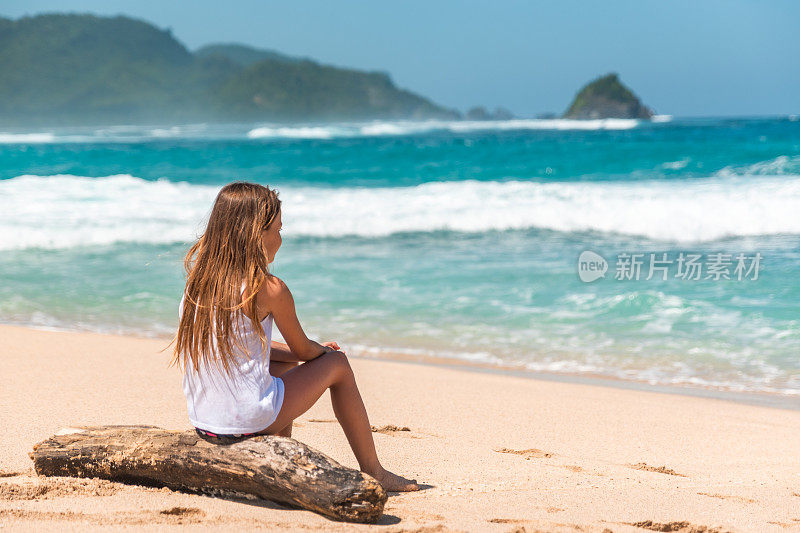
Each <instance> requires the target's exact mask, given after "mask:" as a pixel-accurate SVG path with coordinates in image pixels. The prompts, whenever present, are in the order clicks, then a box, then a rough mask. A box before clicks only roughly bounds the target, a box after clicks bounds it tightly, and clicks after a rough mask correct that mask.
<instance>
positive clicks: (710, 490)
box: [0, 326, 800, 532]
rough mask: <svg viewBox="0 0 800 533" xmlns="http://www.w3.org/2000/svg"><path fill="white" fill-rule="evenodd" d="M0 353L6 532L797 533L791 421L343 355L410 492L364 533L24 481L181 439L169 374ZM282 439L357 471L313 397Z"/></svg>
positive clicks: (150, 496) (57, 347) (797, 423)
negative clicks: (39, 456) (97, 428)
mask: <svg viewBox="0 0 800 533" xmlns="http://www.w3.org/2000/svg"><path fill="white" fill-rule="evenodd" d="M0 336H1V337H2V339H3V351H2V357H0V375H2V378H3V386H2V387H0V427H2V428H3V430H4V432H5V435H4V438H3V439H2V442H1V443H0V471H2V472H1V473H0V476H2V477H0V527H2V528H3V529H4V530H34V529H35V530H37V531H45V530H53V531H55V530H58V531H63V530H86V529H103V530H113V529H117V528H119V529H122V528H126V527H127V528H129V527H131V526H133V527H134V528H135V529H137V530H138V529H152V530H168V529H173V528H187V529H197V530H206V529H217V530H229V529H231V528H234V527H235V528H237V529H246V530H249V529H270V530H272V529H287V530H303V529H314V530H318V529H319V530H325V531H328V530H330V531H345V530H347V531H351V530H368V529H369V530H377V531H387V532H388V531H392V532H394V531H503V532H510V531H527V532H530V531H598V532H601V531H614V532H618V531H648V530H654V531H686V532H688V531H800V462H798V461H799V459H798V458H800V438H798V436H800V411H797V410H790V409H777V408H767V407H757V406H751V405H744V404H740V403H733V402H728V401H722V400H717V399H706V398H697V397H690V396H682V395H675V394H663V393H658V392H649V391H638V390H626V389H621V388H614V387H603V386H595V385H586V384H578V383H562V382H554V381H548V380H539V379H530V378H525V377H515V376H507V375H499V374H492V373H486V372H479V371H473V370H469V369H466V368H455V367H454V368H444V367H439V366H431V365H424V364H415V363H408V362H399V361H379V360H374V359H367V358H359V357H356V356H353V357H352V358H351V361H352V365H353V368H354V370H355V372H356V376H357V380H358V383H359V386H360V388H361V391H362V395H363V397H364V401H365V403H366V405H367V409H368V412H369V414H370V421H371V423H372V424H373V425H374V426H375V427H376V428H384V429H383V431H379V432H376V433H374V436H375V440H376V445H377V448H378V453H379V456H380V457H381V459H382V461H383V463H384V465H385V466H386V467H387V468H389V469H392V470H394V471H396V472H398V473H400V474H403V475H407V476H410V477H415V478H417V479H418V481H419V482H420V483H421V484H422V490H420V491H419V492H417V493H406V494H396V493H392V494H391V495H390V497H389V501H388V503H387V505H386V508H385V514H384V516H383V518H382V519H381V521H380V523H379V524H378V525H373V526H367V525H353V524H343V523H337V522H333V521H330V520H328V519H325V518H323V517H321V516H318V515H316V514H314V513H312V512H308V511H301V510H293V509H287V508H284V507H282V506H280V505H278V504H274V503H271V502H254V501H246V500H235V499H230V500H226V499H219V498H212V497H206V496H199V495H192V494H184V493H180V492H174V491H171V490H168V489H155V488H143V487H136V486H127V485H122V484H118V483H112V482H107V481H100V480H82V479H73V478H48V479H44V478H38V477H37V476H36V475H35V473H34V472H33V470H32V462H31V460H30V458H29V457H28V453H29V452H30V451H31V449H32V447H33V445H34V444H35V443H36V442H39V441H41V440H43V439H45V438H47V437H49V436H50V435H52V434H53V433H55V432H56V431H58V430H59V429H60V428H62V427H65V426H74V425H100V424H148V425H156V426H160V427H163V428H169V429H188V428H189V424H188V420H187V418H186V411H185V402H184V398H183V395H182V392H181V389H180V375H179V373H178V370H176V369H174V368H168V367H167V364H166V363H167V361H168V358H169V353H170V352H169V350H167V351H164V352H159V350H161V349H162V348H164V346H165V345H166V344H167V342H168V341H164V340H160V339H142V338H133V337H119V336H111V335H100V334H91V333H72V332H52V331H39V330H33V329H27V328H21V327H14V326H2V327H0ZM387 426H389V427H388V428H387ZM392 426H395V427H394V428H392ZM403 428H408V430H402V429H403ZM293 436H294V438H296V439H298V440H300V441H302V442H305V443H307V444H308V445H310V446H312V447H314V448H317V449H319V450H321V451H323V452H324V453H326V454H328V455H330V456H331V457H333V458H334V459H336V460H337V461H339V462H341V463H342V464H344V465H347V466H351V467H356V466H357V465H356V463H355V459H354V457H353V456H352V453H351V452H350V449H349V447H348V445H347V442H346V440H345V437H344V435H343V434H342V431H341V429H340V427H339V425H338V424H337V423H336V421H335V419H334V415H333V412H332V409H331V406H330V401H329V398H328V394H327V393H326V395H325V396H323V398H322V399H321V400H320V402H318V404H317V405H316V406H315V407H314V408H313V409H312V410H311V411H310V412H308V413H307V414H306V415H304V416H302V417H301V418H300V419H299V420H298V421H297V424H296V427H295V430H294V435H293ZM703 528H707V529H703Z"/></svg>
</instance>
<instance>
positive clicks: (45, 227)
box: [0, 116, 800, 397]
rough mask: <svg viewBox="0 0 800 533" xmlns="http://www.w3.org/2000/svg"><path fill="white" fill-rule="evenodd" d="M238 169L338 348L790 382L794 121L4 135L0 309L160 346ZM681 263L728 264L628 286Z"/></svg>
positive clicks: (793, 363)
mask: <svg viewBox="0 0 800 533" xmlns="http://www.w3.org/2000/svg"><path fill="white" fill-rule="evenodd" d="M237 179H243V180H251V181H257V182H259V183H263V184H269V185H271V186H273V187H276V188H277V189H278V190H279V191H280V197H281V199H282V200H283V217H284V232H283V235H284V244H283V248H282V249H281V251H280V253H279V254H278V257H277V260H276V262H275V263H274V272H275V273H276V274H277V275H278V276H280V277H282V278H283V279H284V280H285V281H286V282H287V284H288V285H289V287H290V288H291V289H292V291H293V293H294V295H295V300H296V302H297V307H298V313H299V315H300V318H301V321H302V323H303V324H304V325H305V327H306V330H307V332H308V333H309V334H310V335H312V336H314V337H316V338H318V339H321V340H336V341H338V342H339V343H341V344H342V345H344V346H345V347H347V348H348V351H349V352H350V353H356V354H357V353H361V354H368V355H372V356H378V357H379V356H381V354H389V353H402V354H407V355H409V356H412V357H419V358H424V357H426V356H431V355H438V356H444V357H452V358H458V359H462V360H465V361H472V362H480V363H487V364H490V365H494V364H497V365H505V366H510V367H514V368H519V369H521V370H533V371H541V372H555V373H564V374H572V375H599V376H609V377H615V378H622V379H627V380H633V381H640V382H645V383H651V384H660V385H680V386H684V387H705V388H714V389H724V390H732V391H761V392H772V393H776V394H780V395H786V396H795V397H796V396H797V395H800V281H799V280H800V120H798V118H797V117H795V116H788V117H772V118H724V119H711V118H706V119H681V118H674V119H672V118H670V117H656V120H655V121H653V122H649V121H648V122H640V121H635V120H597V121H568V120H511V121H503V122H464V121H461V122H370V123H343V124H307V125H279V124H229V125H210V124H209V125H206V124H195V125H182V126H160V127H155V126H153V127H142V126H118V127H102V128H101V127H96V128H66V129H59V128H56V129H46V130H36V131H6V132H4V133H0V322H2V323H6V324H20V325H29V326H34V327H41V328H55V329H69V330H89V331H101V332H111V333H124V334H136V335H145V336H156V337H165V338H169V337H171V335H172V334H173V332H174V328H175V326H176V324H177V306H178V301H179V300H180V296H181V292H182V290H183V279H184V272H183V265H182V260H183V256H184V254H185V252H186V250H187V248H188V245H189V244H190V243H191V242H192V240H193V239H195V238H196V237H197V236H198V235H199V234H200V232H202V229H203V226H204V221H205V218H206V217H207V215H208V212H209V210H210V207H211V204H212V201H213V199H214V197H215V195H216V193H217V191H218V190H219V188H220V187H221V186H222V185H223V184H225V183H227V182H229V181H233V180H237ZM587 250H588V251H592V252H594V253H595V254H597V255H598V256H600V257H602V258H604V259H605V260H607V263H608V271H607V272H606V274H605V276H604V277H601V278H599V279H597V280H595V281H592V282H585V281H582V279H581V278H580V277H579V275H578V257H579V256H580V254H581V253H582V252H584V251H587ZM681 253H683V254H687V255H688V254H696V255H697V256H698V257H700V258H701V260H702V261H704V262H706V263H705V265H703V266H705V267H708V266H709V265H708V263H709V262H711V260H712V258H713V257H715V255H716V257H717V258H718V259H719V258H727V257H730V258H734V259H733V263H734V264H733V265H732V266H731V268H730V275H729V276H727V277H729V279H726V276H725V275H722V276H720V275H715V276H711V275H709V276H708V277H707V276H706V272H710V270H705V271H702V274H703V275H702V277H700V278H699V279H691V278H688V279H687V278H685V277H680V276H679V275H678V273H679V271H678V266H677V261H676V262H675V263H674V264H671V266H670V267H669V270H668V271H667V272H666V273H665V275H666V277H667V279H663V277H662V276H661V275H660V274H659V275H656V276H652V277H651V278H650V279H646V278H647V277H648V276H647V274H648V272H647V265H648V261H647V260H648V259H652V256H650V254H656V255H657V256H658V257H659V258H666V259H667V260H676V259H677V258H678V257H679V256H680V254H681ZM626 254H627V255H636V254H641V256H639V257H642V258H644V259H645V263H644V267H643V269H642V274H641V277H640V278H639V279H636V278H634V277H625V276H621V277H618V276H617V275H616V273H617V268H618V265H619V264H620V263H619V260H620V258H622V257H625V256H626ZM663 254H666V255H663ZM740 254H742V255H744V256H745V257H746V258H754V257H756V254H758V257H759V258H760V262H759V263H758V265H757V267H758V268H757V269H756V270H755V271H753V270H752V268H751V271H750V273H749V276H745V277H744V279H737V277H736V275H735V270H734V268H733V267H734V266H735V264H736V261H735V258H736V257H737V256H739V255H740ZM749 265H750V266H751V267H752V266H753V263H752V262H751V263H749ZM756 274H757V276H756ZM620 278H621V279H620ZM165 345H166V341H165ZM109 349H113V348H112V347H109ZM166 358H167V355H166V352H165V359H166Z"/></svg>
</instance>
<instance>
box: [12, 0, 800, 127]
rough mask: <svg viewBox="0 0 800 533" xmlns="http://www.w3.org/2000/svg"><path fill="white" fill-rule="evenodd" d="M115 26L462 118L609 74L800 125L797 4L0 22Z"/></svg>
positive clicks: (255, 10) (212, 11) (696, 103)
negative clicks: (306, 61) (378, 91)
mask: <svg viewBox="0 0 800 533" xmlns="http://www.w3.org/2000/svg"><path fill="white" fill-rule="evenodd" d="M55 11H60V12H63V11H71V12H92V13H96V14H107V15H113V14H120V13H121V14H126V15H129V16H134V17H138V18H142V19H145V20H148V21H150V22H152V23H154V24H155V25H157V26H159V27H162V28H167V27H168V28H171V29H172V32H173V34H174V35H175V36H176V37H177V38H178V39H180V40H181V41H182V42H183V43H184V44H186V45H187V46H188V47H189V48H190V49H195V48H197V47H199V46H201V45H203V44H207V43H212V42H240V43H244V44H249V45H253V46H257V47H263V48H270V49H274V50H278V51H281V52H284V53H288V54H292V55H300V56H308V57H311V58H314V59H317V60H319V61H321V62H324V63H329V64H335V65H342V66H349V67H356V68H362V69H368V70H383V71H387V72H389V73H390V74H391V75H392V77H393V79H394V80H395V82H396V83H397V84H398V85H399V86H401V87H404V88H407V89H410V90H412V91H415V92H418V93H421V94H423V95H425V96H427V97H429V98H431V99H433V100H434V101H436V102H437V103H439V104H442V105H445V106H448V107H455V108H458V109H461V110H465V109H466V108H468V107H471V106H473V105H485V106H487V107H494V106H504V107H507V108H509V109H510V110H512V111H513V112H514V113H516V114H518V115H520V116H533V115H535V114H537V113H542V112H556V113H561V112H562V111H563V110H564V109H565V108H566V107H567V105H568V104H569V102H570V100H571V99H572V97H573V96H574V94H575V92H576V91H577V90H578V89H579V88H580V86H581V85H583V84H584V83H586V82H587V81H589V80H591V79H592V78H594V77H596V76H598V75H600V74H603V73H606V72H610V71H616V72H619V74H620V76H621V77H622V80H623V82H625V83H626V84H627V85H629V86H630V87H631V88H632V89H633V90H634V91H635V92H636V93H637V94H639V95H640V96H641V97H642V99H643V101H644V102H645V104H647V105H650V106H651V107H653V108H654V109H655V110H656V112H658V113H664V114H673V115H676V116H715V115H764V114H789V113H800V31H798V29H800V2H797V1H790V0H774V1H756V0H752V1H749V2H748V1H741V0H725V1H721V0H703V1H698V0H688V1H687V0H673V1H669V2H663V1H661V2H656V1H650V0H636V1H633V0H631V1H627V0H626V1H613V0H606V1H603V2H596V1H590V0H585V1H583V2H578V1H572V0H561V1H555V0H553V1H547V2H537V1H516V0H507V1H503V0H495V1H491V2H490V1H471V0H462V1H451V0H427V1H418V0H405V1H402V2H384V1H377V0H362V1H346V0H342V1H339V2H332V1H330V0H327V1H323V0H315V1H310V0H294V1H291V2H273V1H266V0H228V1H225V2H220V1H219V0H193V1H191V2H190V1H168V0H140V1H123V0H74V1H69V0H60V1H49V0H20V1H18V0H5V1H4V2H3V3H2V5H0V15H3V16H6V17H11V18H17V17H20V16H23V15H32V14H36V13H42V12H55Z"/></svg>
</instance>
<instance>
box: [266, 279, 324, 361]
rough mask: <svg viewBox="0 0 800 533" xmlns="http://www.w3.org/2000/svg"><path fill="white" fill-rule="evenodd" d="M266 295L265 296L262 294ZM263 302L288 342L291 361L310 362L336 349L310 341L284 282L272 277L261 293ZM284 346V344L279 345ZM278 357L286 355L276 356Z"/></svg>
mask: <svg viewBox="0 0 800 533" xmlns="http://www.w3.org/2000/svg"><path fill="white" fill-rule="evenodd" d="M262 292H263V293H264V294H263V295H262V294H261V293H262ZM259 296H261V297H262V298H261V301H263V302H267V305H268V306H269V310H268V312H270V313H272V316H273V318H274V320H275V325H276V326H278V329H279V330H280V332H281V335H283V338H284V340H286V345H287V348H288V349H289V352H290V353H291V357H293V359H290V361H310V360H311V359H315V358H317V357H319V356H320V355H322V354H324V353H325V352H329V351H333V350H334V348H332V347H330V346H323V345H322V344H319V343H318V342H315V341H312V340H311V339H309V338H308V337H307V336H306V334H305V332H304V331H303V327H302V326H301V325H300V320H298V318H297V311H296V310H295V306H294V298H293V297H292V293H291V292H290V291H289V287H287V286H286V284H285V283H284V282H283V280H281V279H279V278H277V277H275V276H270V277H269V278H268V279H267V283H264V285H263V287H262V288H261V290H260V291H259ZM279 344H282V343H279ZM276 355H277V356H278V357H280V356H281V355H284V354H276ZM278 357H271V359H276V360H279V361H280V360H281V359H278Z"/></svg>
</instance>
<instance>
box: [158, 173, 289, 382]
mask: <svg viewBox="0 0 800 533" xmlns="http://www.w3.org/2000/svg"><path fill="white" fill-rule="evenodd" d="M280 208H281V201H280V200H279V199H278V193H277V192H276V191H274V190H272V189H270V188H269V187H264V186H263V185H259V184H257V183H248V182H242V181H237V182H234V183H229V184H228V185H225V186H224V187H223V188H222V189H221V190H220V191H219V194H217V198H216V200H215V201H214V207H213V208H212V210H211V215H210V216H209V219H208V226H207V227H206V230H205V232H204V233H203V235H202V236H201V237H200V238H199V239H198V240H197V242H196V243H194V245H192V247H191V248H190V249H189V252H188V253H187V254H186V259H185V260H184V267H185V268H186V273H187V276H186V288H185V291H184V302H183V307H182V314H181V320H180V323H179V325H178V332H177V334H176V337H175V341H176V344H175V351H174V355H173V358H172V361H171V363H170V365H172V364H176V363H177V364H178V365H179V366H183V368H184V371H186V370H188V365H189V363H191V365H192V367H193V368H194V370H195V371H197V369H198V368H199V367H200V364H201V362H203V363H204V364H205V365H206V367H207V368H208V365H209V363H210V362H213V363H214V364H215V366H217V368H220V366H221V367H222V369H224V371H225V372H227V373H230V371H231V366H232V364H231V363H232V360H233V358H234V346H236V347H238V348H240V349H243V346H242V343H241V340H240V338H239V336H238V334H237V330H236V325H235V322H237V321H238V320H239V319H240V318H241V315H242V314H244V315H245V316H247V317H248V318H249V319H250V320H251V321H252V325H253V329H254V330H255V332H256V333H257V334H258V336H259V338H260V339H261V342H262V344H263V343H266V335H265V333H264V328H263V327H262V326H261V323H260V321H259V320H258V311H257V309H256V298H255V296H256V294H257V293H258V290H259V288H260V287H261V286H262V284H263V283H264V282H265V280H266V279H267V276H269V262H268V259H267V252H266V250H264V249H263V246H262V241H261V232H262V231H263V230H265V229H267V228H269V226H270V224H272V222H273V221H274V220H275V218H276V217H277V216H278V212H279V211H280ZM242 291H243V292H242Z"/></svg>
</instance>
